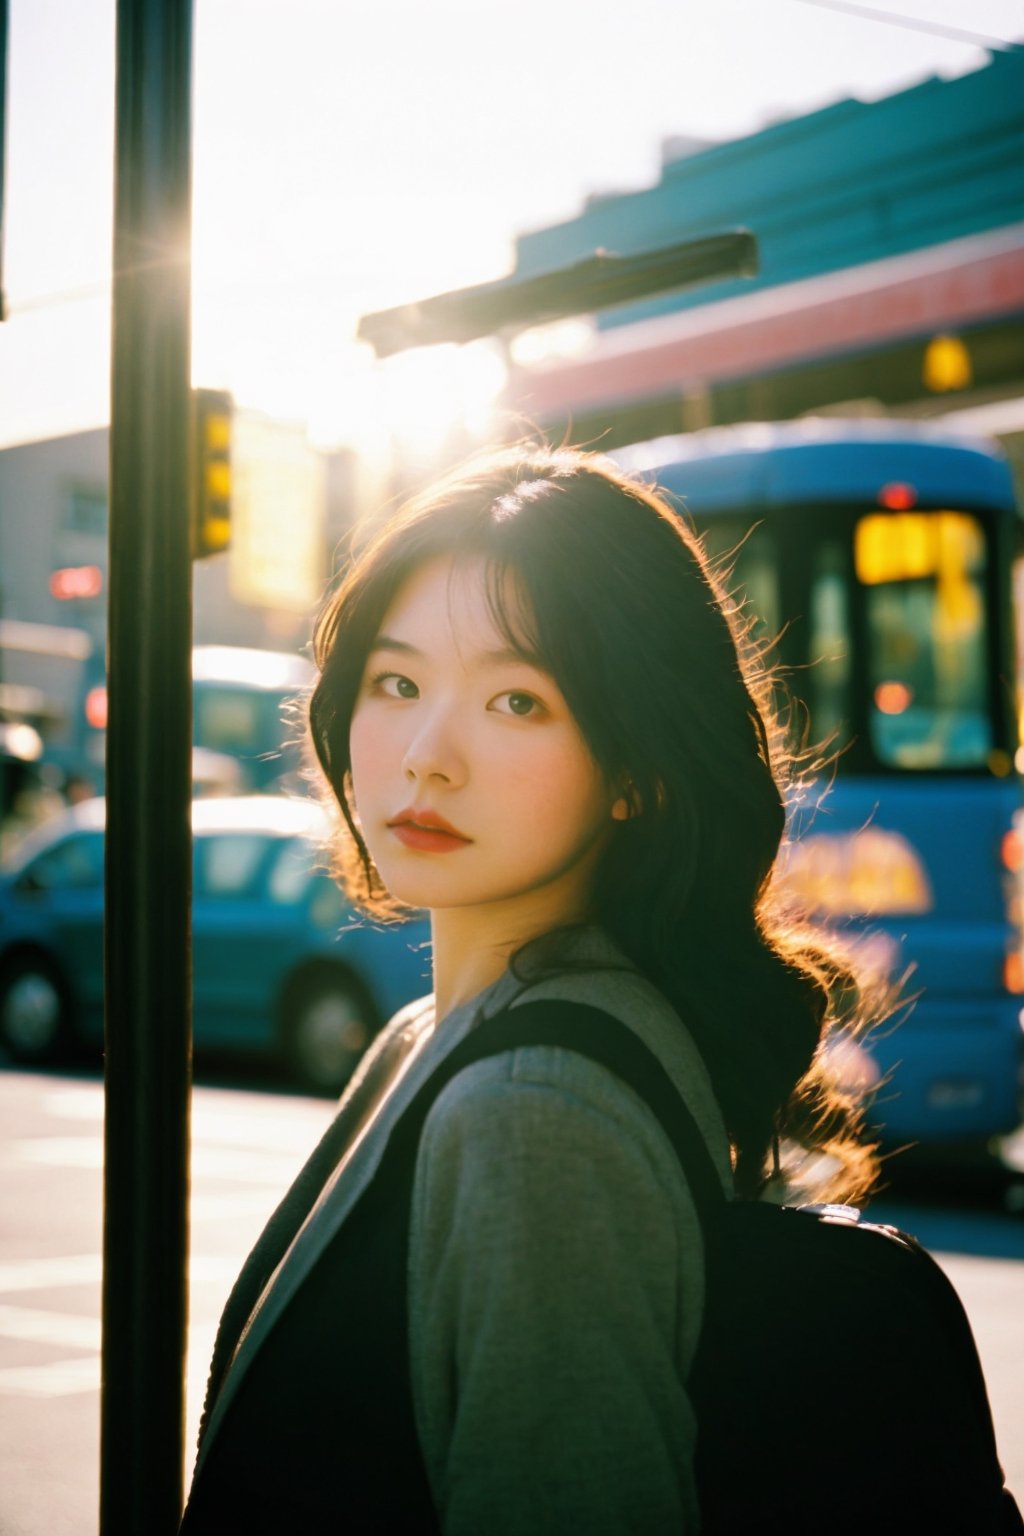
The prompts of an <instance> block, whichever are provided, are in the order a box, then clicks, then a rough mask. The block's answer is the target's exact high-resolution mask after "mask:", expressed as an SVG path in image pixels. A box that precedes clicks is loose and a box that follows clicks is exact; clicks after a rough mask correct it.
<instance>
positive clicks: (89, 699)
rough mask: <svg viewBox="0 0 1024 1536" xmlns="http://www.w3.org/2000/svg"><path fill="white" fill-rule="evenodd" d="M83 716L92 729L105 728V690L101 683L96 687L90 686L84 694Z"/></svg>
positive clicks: (100, 729) (101, 729)
mask: <svg viewBox="0 0 1024 1536" xmlns="http://www.w3.org/2000/svg"><path fill="white" fill-rule="evenodd" d="M85 718H86V719H87V720H88V722H89V724H90V725H91V726H92V728H93V730H94V731H105V730H106V728H107V690H106V688H105V687H104V686H103V684H102V683H101V684H100V686H99V687H98V688H90V689H89V692H88V693H87V694H86V696H85Z"/></svg>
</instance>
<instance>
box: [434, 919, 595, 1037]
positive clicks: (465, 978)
mask: <svg viewBox="0 0 1024 1536" xmlns="http://www.w3.org/2000/svg"><path fill="white" fill-rule="evenodd" d="M535 894H538V893H535ZM585 919H586V912H585V911H584V909H583V904H582V902H581V903H578V904H577V903H573V904H572V905H571V906H567V905H566V903H565V902H564V901H559V902H552V903H551V905H550V909H549V908H548V904H547V903H546V902H543V901H541V902H539V903H538V902H532V903H530V904H529V908H528V910H525V911H524V910H523V909H522V907H521V906H518V904H516V907H515V908H514V909H513V910H510V909H509V906H507V905H506V904H505V903H503V902H495V903H493V904H491V905H488V906H486V907H448V908H440V909H435V910H434V911H432V912H431V914H430V927H431V939H432V946H433V965H434V1002H435V1016H436V1018H438V1019H443V1018H445V1017H446V1016H447V1015H448V1014H449V1013H451V1011H452V1010H453V1009H454V1008H459V1007H461V1006H462V1004H463V1003H468V1002H469V1001H470V1000H471V999H472V998H474V997H476V996H478V995H479V993H481V992H483V991H484V989H485V988H487V987H489V986H491V985H492V984H493V983H494V982H496V981H497V980H498V978H499V976H501V975H503V974H504V972H505V971H506V970H507V968H508V963H509V960H510V959H511V958H512V956H513V955H514V954H516V952H517V951H518V950H520V949H521V948H522V947H523V945H524V944H528V943H529V942H530V940H531V939H536V938H539V937H540V936H541V934H544V933H550V932H552V930H553V929H555V928H563V927H566V926H569V925H570V924H573V923H578V922H582V921H585Z"/></svg>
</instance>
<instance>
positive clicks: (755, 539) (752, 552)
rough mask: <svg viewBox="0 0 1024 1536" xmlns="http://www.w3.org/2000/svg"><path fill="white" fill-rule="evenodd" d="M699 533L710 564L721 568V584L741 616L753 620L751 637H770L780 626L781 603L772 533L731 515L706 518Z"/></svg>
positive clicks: (766, 638)
mask: <svg viewBox="0 0 1024 1536" xmlns="http://www.w3.org/2000/svg"><path fill="white" fill-rule="evenodd" d="M702 533H703V535H704V547H705V549H706V550H707V553H708V558H709V559H710V560H711V563H712V565H713V566H714V568H715V569H716V570H721V571H724V573H725V585H726V586H727V587H728V589H729V591H730V592H731V593H732V595H733V596H734V597H735V598H736V601H737V602H738V603H739V604H740V608H741V611H742V613H743V616H744V618H745V619H747V620H748V621H751V620H752V621H753V623H752V628H751V634H752V636H753V638H754V639H755V640H761V641H763V640H774V639H775V637H776V635H777V634H778V633H779V630H780V628H781V626H782V603H781V599H780V595H779V575H778V570H779V566H778V559H779V557H778V550H777V547H776V543H775V539H774V537H773V535H772V534H770V533H769V532H768V530H767V528H765V526H764V524H763V523H758V524H755V525H754V526H753V527H751V526H750V524H749V523H741V522H738V521H735V520H734V519H732V518H714V519H709V520H708V522H707V523H706V524H705V525H704V526H703V528H702Z"/></svg>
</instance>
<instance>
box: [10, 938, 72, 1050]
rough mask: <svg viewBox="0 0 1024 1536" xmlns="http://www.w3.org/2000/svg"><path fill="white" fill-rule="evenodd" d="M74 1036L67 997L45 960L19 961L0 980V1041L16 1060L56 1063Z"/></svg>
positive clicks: (26, 959)
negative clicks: (71, 1031) (72, 1035)
mask: <svg viewBox="0 0 1024 1536" xmlns="http://www.w3.org/2000/svg"><path fill="white" fill-rule="evenodd" d="M69 1037H70V1020H69V1016H68V1001H67V995H66V993H65V991H64V988H63V987H62V985H61V983H60V980H59V979H58V977H57V975H56V973H55V971H54V970H53V968H52V967H51V966H49V965H48V964H47V963H46V961H45V960H43V959H40V958H37V957H35V956H28V957H26V958H24V959H21V960H15V961H14V962H13V964H12V965H10V966H9V967H7V969H6V970H5V971H4V973H3V975H2V977H0V1042H2V1043H3V1045H4V1046H5V1047H6V1049H7V1050H8V1051H9V1052H10V1053H11V1055H12V1056H13V1057H14V1059H15V1061H21V1062H26V1063H30V1064H32V1063H38V1064H42V1063H44V1062H51V1061H55V1060H56V1059H57V1058H58V1057H59V1056H60V1055H61V1053H62V1051H63V1050H65V1049H66V1047H67V1045H68V1042H69Z"/></svg>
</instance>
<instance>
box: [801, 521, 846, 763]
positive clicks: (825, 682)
mask: <svg viewBox="0 0 1024 1536" xmlns="http://www.w3.org/2000/svg"><path fill="white" fill-rule="evenodd" d="M810 613H811V633H810V656H809V659H810V667H809V669H808V672H807V681H806V684H805V688H806V692H807V695H808V699H807V702H808V704H809V705H810V709H811V720H812V722H813V735H814V740H815V742H817V743H818V744H819V745H820V746H822V747H826V748H828V750H830V751H834V750H836V749H837V748H840V747H842V746H843V745H845V740H846V734H847V728H848V725H849V721H850V717H851V714H852V696H851V683H852V668H851V664H850V657H851V650H850V571H849V556H848V554H847V548H846V544H845V542H844V541H840V540H837V539H830V540H827V541H824V540H823V541H822V542H821V543H819V544H818V545H817V546H816V547H815V550H814V557H813V564H812V567H811V594H810Z"/></svg>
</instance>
